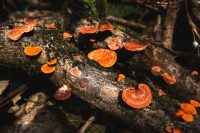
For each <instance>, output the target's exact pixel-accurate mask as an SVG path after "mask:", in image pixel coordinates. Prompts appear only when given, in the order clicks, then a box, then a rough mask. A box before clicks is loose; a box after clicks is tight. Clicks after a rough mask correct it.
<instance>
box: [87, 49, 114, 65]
mask: <svg viewBox="0 0 200 133" xmlns="http://www.w3.org/2000/svg"><path fill="white" fill-rule="evenodd" d="M88 58H89V59H91V60H94V61H96V62H97V63H99V64H100V65H101V66H103V67H112V66H113V65H114V64H115V63H116V61H117V54H116V53H115V51H112V50H109V49H103V48H100V49H97V50H94V51H91V52H90V53H89V54H88Z"/></svg>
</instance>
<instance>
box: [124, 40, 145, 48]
mask: <svg viewBox="0 0 200 133" xmlns="http://www.w3.org/2000/svg"><path fill="white" fill-rule="evenodd" d="M147 46H148V45H146V44H142V43H141V42H139V41H138V40H131V41H129V42H124V47H125V49H126V50H128V51H141V50H144V49H145V48H147Z"/></svg>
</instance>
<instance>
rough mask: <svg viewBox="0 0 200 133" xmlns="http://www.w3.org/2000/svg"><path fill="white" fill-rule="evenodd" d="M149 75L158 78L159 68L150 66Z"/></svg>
mask: <svg viewBox="0 0 200 133" xmlns="http://www.w3.org/2000/svg"><path fill="white" fill-rule="evenodd" d="M151 73H152V74H153V75H154V76H159V75H160V74H161V68H160V67H159V66H152V68H151Z"/></svg>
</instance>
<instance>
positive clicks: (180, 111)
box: [175, 109, 185, 117]
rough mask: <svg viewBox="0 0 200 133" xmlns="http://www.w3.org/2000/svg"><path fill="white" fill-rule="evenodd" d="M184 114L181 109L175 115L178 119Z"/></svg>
mask: <svg viewBox="0 0 200 133" xmlns="http://www.w3.org/2000/svg"><path fill="white" fill-rule="evenodd" d="M183 114H185V113H184V112H183V110H181V109H179V110H178V111H177V112H176V113H175V116H176V117H180V116H182V115H183Z"/></svg>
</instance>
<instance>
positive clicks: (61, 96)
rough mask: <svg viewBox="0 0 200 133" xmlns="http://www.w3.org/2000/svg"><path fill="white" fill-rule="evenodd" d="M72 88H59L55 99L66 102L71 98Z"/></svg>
mask: <svg viewBox="0 0 200 133" xmlns="http://www.w3.org/2000/svg"><path fill="white" fill-rule="evenodd" d="M71 90H72V89H71V88H69V87H68V86H67V85H63V86H62V87H61V88H59V89H58V90H57V91H56V92H55V93H54V94H53V97H54V98H55V99H56V100H66V99H68V98H70V96H71Z"/></svg>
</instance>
